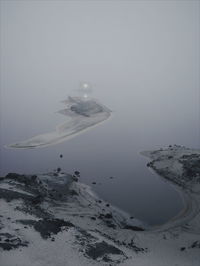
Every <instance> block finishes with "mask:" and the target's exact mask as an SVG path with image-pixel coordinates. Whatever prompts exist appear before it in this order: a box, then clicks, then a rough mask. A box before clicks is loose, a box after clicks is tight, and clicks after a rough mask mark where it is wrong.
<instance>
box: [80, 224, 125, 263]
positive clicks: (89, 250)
mask: <svg viewBox="0 0 200 266" xmlns="http://www.w3.org/2000/svg"><path fill="white" fill-rule="evenodd" d="M75 237H76V240H77V242H76V243H78V244H79V245H80V246H81V248H80V249H79V251H80V252H82V253H83V255H84V256H86V257H88V258H91V259H93V260H95V261H103V262H105V263H110V265H113V263H114V264H115V265H116V264H118V263H120V262H122V261H124V260H126V259H127V258H128V257H127V256H126V254H125V253H124V252H123V251H122V250H120V249H119V248H118V247H115V246H113V245H110V244H108V243H107V242H106V241H99V239H98V238H97V237H95V236H93V235H92V234H90V233H88V232H86V231H85V230H83V229H80V228H79V229H78V230H77V234H76V236H75Z"/></svg>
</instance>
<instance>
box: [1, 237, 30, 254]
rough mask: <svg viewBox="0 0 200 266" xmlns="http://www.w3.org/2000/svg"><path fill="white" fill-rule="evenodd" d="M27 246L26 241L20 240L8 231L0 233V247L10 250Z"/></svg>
mask: <svg viewBox="0 0 200 266" xmlns="http://www.w3.org/2000/svg"><path fill="white" fill-rule="evenodd" d="M21 246H22V247H26V246H28V242H27V241H22V240H21V239H20V238H19V237H16V236H14V235H11V234H9V233H0V248H2V249H3V250H11V249H14V248H18V247H21Z"/></svg>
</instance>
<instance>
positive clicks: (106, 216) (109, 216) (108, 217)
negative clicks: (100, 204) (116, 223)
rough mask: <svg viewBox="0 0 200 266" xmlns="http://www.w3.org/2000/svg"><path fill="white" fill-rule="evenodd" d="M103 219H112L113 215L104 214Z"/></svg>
mask: <svg viewBox="0 0 200 266" xmlns="http://www.w3.org/2000/svg"><path fill="white" fill-rule="evenodd" d="M104 217H105V218H107V219H112V218H113V215H112V213H106V214H105V216H104Z"/></svg>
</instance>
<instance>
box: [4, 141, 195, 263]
mask: <svg viewBox="0 0 200 266" xmlns="http://www.w3.org/2000/svg"><path fill="white" fill-rule="evenodd" d="M142 154H143V155H145V156H148V157H149V158H151V159H152V161H151V162H150V163H148V165H147V166H148V167H151V168H152V169H153V170H154V171H155V172H156V173H158V174H159V175H160V176H162V178H164V179H165V180H167V182H170V183H171V184H173V185H174V186H176V187H177V188H178V189H180V190H181V191H182V193H184V194H185V195H186V196H187V197H186V198H187V201H188V205H187V211H184V212H182V214H180V215H179V216H177V217H175V218H174V219H172V220H170V221H169V222H168V223H166V224H164V225H162V226H159V227H158V228H149V227H148V226H147V225H145V224H144V223H142V222H141V221H139V220H137V219H135V218H133V217H129V215H127V214H125V213H123V212H121V211H120V210H118V209H116V208H114V207H113V206H111V205H110V204H109V203H108V202H105V201H103V200H102V199H99V198H98V197H97V195H95V194H94V193H93V192H92V191H91V189H90V187H88V186H87V185H85V184H82V183H80V182H79V176H80V173H79V172H78V171H76V172H75V173H74V174H66V173H63V172H61V169H59V168H58V169H57V170H56V171H55V172H53V173H47V174H39V175H22V174H16V173H9V174H8V175H6V176H5V177H1V179H0V204H1V205H0V206H1V207H0V208H1V214H0V261H2V265H3V266H14V265H15V266H29V265H30V266H46V265H50V266H64V265H69V266H74V265H77V266H79V265H80V266H84V265H117V264H119V265H123V266H132V265H137V266H147V265H148V266H149V265H150V266H151V265H156V266H169V265H178V266H179V265H180V266H183V265H184V266H188V265H192V266H193V265H194V266H197V265H198V262H199V259H200V257H199V248H200V237H199V235H200V209H199V205H200V204H199V203H200V194H199V193H200V189H199V188H200V182H199V181H200V178H199V177H200V151H198V150H191V149H187V148H185V147H181V146H173V147H172V146H169V147H167V148H165V149H160V150H157V151H152V152H143V153H142ZM190 168H191V170H190ZM16 257H17V258H18V260H17V261H16V259H15V258H16ZM0 265H1V264H0Z"/></svg>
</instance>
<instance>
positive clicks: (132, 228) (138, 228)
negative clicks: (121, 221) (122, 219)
mask: <svg viewBox="0 0 200 266" xmlns="http://www.w3.org/2000/svg"><path fill="white" fill-rule="evenodd" d="M124 229H128V230H133V231H144V229H143V228H142V227H138V226H133V225H128V224H127V225H125V226H124Z"/></svg>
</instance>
